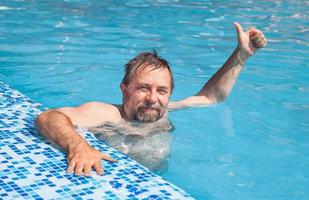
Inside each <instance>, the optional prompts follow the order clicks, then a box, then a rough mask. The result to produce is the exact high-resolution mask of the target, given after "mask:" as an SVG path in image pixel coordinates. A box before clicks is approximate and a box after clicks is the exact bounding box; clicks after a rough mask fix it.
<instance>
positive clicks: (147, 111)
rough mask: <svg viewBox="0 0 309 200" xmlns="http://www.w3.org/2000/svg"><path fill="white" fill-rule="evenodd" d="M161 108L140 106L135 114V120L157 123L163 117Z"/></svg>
mask: <svg viewBox="0 0 309 200" xmlns="http://www.w3.org/2000/svg"><path fill="white" fill-rule="evenodd" d="M161 111H162V108H161V107H160V106H140V107H138V108H137V110H136V112H135V113H134V115H133V116H134V119H135V120H138V121H142V122H155V121H157V120H159V119H160V118H161V117H162V114H161Z"/></svg>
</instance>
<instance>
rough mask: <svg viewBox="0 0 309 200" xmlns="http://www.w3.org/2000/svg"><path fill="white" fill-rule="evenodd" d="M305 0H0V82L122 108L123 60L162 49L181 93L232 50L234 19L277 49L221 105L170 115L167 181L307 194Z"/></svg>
mask: <svg viewBox="0 0 309 200" xmlns="http://www.w3.org/2000/svg"><path fill="white" fill-rule="evenodd" d="M308 10H309V3H308V1H303V0H299V1H279V0H277V1H267V0H263V1H228V0H226V1H177V0H175V1H164V0H157V1H151V0H149V1H146V0H145V1H143V0H139V1H129V2H125V1H100V0H97V1H82V0H81V1H69V0H63V1H47V0H45V1H43V0H42V1H26V0H25V1H22V0H18V1H9V0H1V1H0V78H1V80H2V81H5V82H6V83H8V84H9V85H11V86H12V87H14V88H16V89H18V90H20V91H21V92H23V93H24V94H26V95H28V96H29V97H30V98H32V99H34V100H35V101H38V102H41V103H43V104H44V105H46V106H49V107H61V106H68V105H79V104H81V103H84V102H86V101H94V100H95V101H104V102H110V103H120V102H121V93H120V90H119V83H120V81H121V79H122V75H123V73H122V72H123V65H124V64H125V63H126V62H127V61H128V60H129V59H130V58H132V57H133V56H134V55H136V54H137V53H139V52H140V51H143V50H151V49H156V50H158V52H159V53H160V54H161V55H162V56H163V57H164V58H166V59H167V60H168V61H169V62H170V64H171V65H172V68H173V71H174V75H175V82H176V90H175V92H174V94H173V97H172V99H173V100H177V99H180V98H183V97H186V96H188V95H192V94H194V93H196V92H197V91H198V90H199V89H200V88H201V87H202V85H203V84H204V83H205V81H207V80H208V79H209V78H210V77H211V75H212V74H213V73H214V72H215V71H216V70H218V68H219V67H220V66H221V65H222V64H223V63H224V61H225V60H226V59H227V57H228V56H229V55H230V54H231V53H232V51H233V50H234V48H235V47H236V37H235V30H234V28H233V26H232V22H233V21H237V22H239V23H241V24H242V25H243V26H244V28H249V27H251V26H256V27H258V28H260V29H261V30H262V31H264V33H265V35H266V36H267V38H268V41H269V44H268V47H267V48H266V49H263V50H261V51H259V52H258V53H257V54H256V55H254V56H253V57H252V58H251V59H250V60H249V62H248V63H247V65H246V68H245V69H244V71H243V72H242V74H241V76H240V77H239V80H238V81H237V83H236V86H235V88H234V90H233V91H232V94H231V95H230V97H229V98H228V99H227V100H226V101H225V102H224V103H221V104H219V105H217V106H213V107H205V108H189V109H185V110H181V111H176V112H172V113H170V119H171V121H172V123H173V124H174V126H175V131H174V132H173V143H172V152H171V156H170V157H169V158H168V170H167V171H165V172H163V174H162V176H163V177H164V178H165V179H167V180H169V181H170V182H172V183H174V184H176V185H178V186H180V187H181V188H183V189H185V190H186V191H187V192H188V193H190V194H192V195H193V196H194V197H195V198H197V199H220V200H221V199H222V200H223V199H246V200H247V199H286V200H290V199H309V170H308V168H309V157H308V155H309V65H308V63H309V59H308V55H309V54H308V53H309V42H308V38H309V20H308V19H309V13H308Z"/></svg>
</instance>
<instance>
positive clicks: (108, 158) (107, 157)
mask: <svg viewBox="0 0 309 200" xmlns="http://www.w3.org/2000/svg"><path fill="white" fill-rule="evenodd" d="M101 155H102V157H101V159H104V160H107V161H111V162H118V160H115V159H112V158H111V157H109V156H108V155H105V154H103V153H102V154H101Z"/></svg>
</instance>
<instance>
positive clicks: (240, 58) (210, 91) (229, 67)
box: [169, 22, 267, 109]
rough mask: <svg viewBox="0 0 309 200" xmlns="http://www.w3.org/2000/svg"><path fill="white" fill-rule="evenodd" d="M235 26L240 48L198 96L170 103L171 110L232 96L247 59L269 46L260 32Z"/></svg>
mask: <svg viewBox="0 0 309 200" xmlns="http://www.w3.org/2000/svg"><path fill="white" fill-rule="evenodd" d="M234 26H235V28H236V32H237V40H238V46H237V48H236V49H235V51H234V52H233V54H232V55H231V56H230V57H229V58H228V60H227V61H226V62H225V64H224V65H223V66H222V67H221V68H220V69H219V70H218V71H217V72H216V73H215V74H214V75H213V76H212V77H211V78H210V79H209V81H208V82H207V83H206V84H205V85H204V87H203V88H202V89H201V90H200V91H199V92H198V93H197V94H196V95H194V96H191V97H188V98H186V99H183V100H180V101H175V102H170V104H169V109H179V108H183V107H188V106H198V105H209V104H214V103H218V102H221V101H223V100H224V99H225V98H226V97H227V96H228V95H229V94H230V92H231V90H232V88H233V86H234V84H235V81H236V79H237V77H238V75H239V74H240V72H241V70H242V69H243V68H244V65H245V63H246V61H247V59H248V58H249V57H250V56H252V55H253V54H254V53H255V52H256V51H257V50H258V49H259V48H262V47H265V46H266V44H267V41H266V38H265V36H264V35H263V33H262V32H261V31H260V30H258V29H255V28H251V29H249V30H248V31H247V32H244V31H243V29H242V27H241V26H240V24H238V23H236V22H235V23H234Z"/></svg>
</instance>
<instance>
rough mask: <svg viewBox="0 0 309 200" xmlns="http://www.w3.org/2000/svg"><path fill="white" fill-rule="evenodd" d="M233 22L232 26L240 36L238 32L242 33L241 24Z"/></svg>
mask: <svg viewBox="0 0 309 200" xmlns="http://www.w3.org/2000/svg"><path fill="white" fill-rule="evenodd" d="M233 24H234V26H235V28H236V31H237V35H238V36H240V34H242V33H243V32H244V31H243V29H242V27H241V25H240V24H238V23H237V22H234V23H233Z"/></svg>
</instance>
